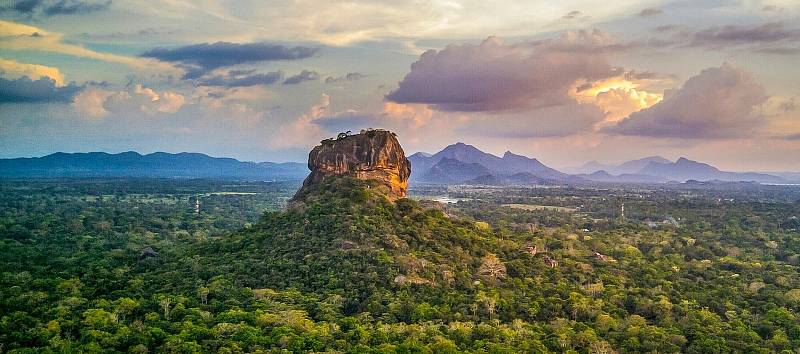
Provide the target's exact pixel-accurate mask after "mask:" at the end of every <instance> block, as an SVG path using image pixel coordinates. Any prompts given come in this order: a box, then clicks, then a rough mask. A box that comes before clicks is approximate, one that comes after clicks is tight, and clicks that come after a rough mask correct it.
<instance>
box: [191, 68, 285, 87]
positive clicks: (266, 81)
mask: <svg viewBox="0 0 800 354" xmlns="http://www.w3.org/2000/svg"><path fill="white" fill-rule="evenodd" d="M254 72H255V71H253V70H246V71H239V70H231V71H229V72H228V73H227V74H226V75H211V76H204V77H201V78H199V79H197V84H198V85H199V86H224V87H247V86H255V85H272V84H274V83H276V82H278V81H281V80H282V79H283V72H281V71H273V72H268V73H257V74H254Z"/></svg>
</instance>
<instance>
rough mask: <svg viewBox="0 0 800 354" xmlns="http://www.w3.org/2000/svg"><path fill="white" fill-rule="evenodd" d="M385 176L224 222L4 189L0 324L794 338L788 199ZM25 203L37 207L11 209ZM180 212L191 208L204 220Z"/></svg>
mask: <svg viewBox="0 0 800 354" xmlns="http://www.w3.org/2000/svg"><path fill="white" fill-rule="evenodd" d="M380 190H381V189H380V188H375V186H374V185H373V182H370V181H361V180H356V179H352V178H345V177H333V178H328V179H325V180H324V181H323V182H322V183H321V184H319V185H315V186H314V188H313V189H311V190H307V191H306V192H307V194H304V195H303V196H302V198H300V199H296V200H295V201H294V202H292V203H291V204H290V206H289V207H288V209H287V210H286V211H276V212H268V213H266V214H265V215H264V216H263V217H262V218H261V220H260V221H259V222H258V223H256V224H252V225H247V226H245V227H244V228H243V229H241V230H240V231H236V232H233V233H232V234H226V235H222V236H217V237H206V236H204V235H203V234H202V233H199V234H198V231H199V230H202V228H201V229H199V230H198V231H195V234H189V233H187V232H185V231H183V232H176V233H175V234H174V235H172V236H170V235H169V233H167V234H165V235H163V236H162V235H159V234H154V233H152V232H149V231H146V230H147V229H148V228H150V227H151V226H149V225H150V224H153V225H164V224H168V223H167V221H166V220H163V219H160V218H161V217H162V216H161V214H160V213H159V214H156V215H158V217H154V219H152V220H150V219H142V218H141V217H136V218H133V217H130V216H126V215H128V213H142V212H143V211H144V209H143V208H135V209H125V208H122V209H118V210H115V211H114V212H109V213H108V215H109V216H113V218H112V219H110V220H111V221H102V222H99V221H98V222H96V226H91V227H93V229H94V230H96V231H92V232H89V231H88V230H87V229H86V227H88V226H84V225H92V223H90V222H89V221H90V220H95V221H97V220H103V219H98V216H97V215H93V214H91V213H87V212H85V211H83V212H76V211H75V210H74V209H73V208H72V207H70V206H69V205H68V204H64V203H56V204H53V205H50V206H48V203H42V202H36V203H30V204H25V200H26V198H32V197H24V198H14V199H9V200H7V201H5V202H4V203H5V204H4V208H2V210H8V212H7V213H4V214H3V215H4V218H0V221H3V223H2V224H0V225H2V230H6V231H4V233H5V234H8V235H9V236H8V238H5V239H3V241H2V243H0V245H2V255H3V257H4V258H3V259H4V262H3V263H2V264H3V268H2V277H0V291H1V292H2V297H0V305H1V306H0V309H2V310H1V311H0V314H1V315H2V321H0V343H3V345H4V348H3V349H4V350H12V349H21V348H35V349H39V350H45V349H48V350H51V351H57V352H91V351H101V348H102V349H104V350H105V351H108V352H258V351H263V352H343V353H345V352H346V353H411V352H415V353H457V352H475V353H486V352H491V353H528V352H565V351H573V350H574V351H575V352H579V353H610V352H621V353H634V352H636V353H639V352H662V353H677V352H686V353H726V352H743V353H768V352H780V351H781V350H785V349H786V350H788V349H792V348H798V347H800V322H798V311H800V275H798V274H800V268H798V256H799V255H800V243H798V240H797V237H796V236H797V234H796V232H794V231H788V230H789V229H783V228H780V229H778V228H776V226H775V225H777V223H775V222H773V219H774V218H775V216H774V215H773V214H774V213H776V212H777V213H779V214H780V215H784V214H786V213H790V214H791V213H797V212H798V211H800V210H798V209H797V206H796V205H793V204H780V205H779V204H774V205H769V204H752V205H748V206H747V207H746V208H747V209H741V208H740V207H738V204H733V203H731V204H722V205H720V204H702V203H704V202H701V201H696V202H693V203H695V204H693V205H692V210H695V211H698V212H695V213H688V214H685V218H683V219H681V224H682V225H680V226H672V225H667V226H664V227H660V228H649V227H645V226H643V225H642V224H636V223H627V222H624V221H623V222H620V223H614V222H604V223H589V222H588V221H586V220H585V219H581V218H580V217H577V216H575V215H573V214H569V213H566V212H563V211H555V210H552V211H547V210H539V211H536V210H518V209H511V208H508V207H502V206H496V205H492V204H487V203H485V202H481V201H475V202H470V203H465V204H463V205H460V206H459V208H458V210H457V211H454V210H452V209H450V208H447V207H444V206H442V205H441V204H438V203H431V202H417V201H413V200H409V199H399V200H397V201H396V202H390V201H389V200H388V199H386V198H385V197H384V196H383V195H382V194H381V192H380ZM554 192H555V191H554ZM24 193H25V195H31V194H30V190H27V189H26V190H24ZM517 198H519V197H517ZM634 202H635V201H634V200H631V201H629V204H628V207H629V208H628V209H629V210H634V209H633V204H632V203H634ZM97 203H99V201H93V202H91V203H90V204H89V205H96V204H97ZM681 203H684V204H681ZM709 203H717V201H716V199H715V200H714V201H709ZM459 204H462V203H459ZM20 205H29V206H28V207H27V208H29V209H30V210H29V212H28V214H26V215H31V217H30V218H29V219H19V220H18V222H17V223H14V220H15V218H20V216H19V215H21V214H20V213H19V212H18V209H19V206H20ZM53 208H57V209H58V210H59V211H60V212H59V213H56V214H48V213H50V210H52V209H53ZM214 208H216V207H214ZM661 208H662V209H663V208H668V209H670V210H678V211H679V210H684V209H685V208H686V205H685V202H676V204H674V205H673V204H670V203H669V202H664V203H663V204H661ZM787 208H788V209H787ZM789 209H791V210H789ZM708 210H712V212H710V213H707V212H706V211H708ZM745 210H746V211H747V212H743V211H745ZM700 213H703V214H702V215H700ZM754 213H755V214H754ZM202 214H203V212H201V213H200V214H199V215H201V216H202ZM15 215H16V216H15ZM192 215H194V214H192ZM59 218H63V220H61V219H59ZM173 218H174V217H173ZM182 218H185V220H187V221H180V220H181V219H182ZM181 219H178V220H177V221H174V222H175V225H183V226H180V227H182V228H183V227H193V226H192V225H193V223H196V222H198V221H191V220H193V218H192V217H187V216H185V215H184V216H182V217H181ZM83 220H87V221H86V222H84V221H83ZM126 220H127V221H126ZM139 220H142V221H139ZM210 220H213V219H210ZM480 220H486V221H480ZM112 221H113V222H112ZM487 221H489V222H491V223H489V222H487ZM133 222H136V225H135V226H134V224H132V223H133ZM218 222H219V220H217V221H214V222H211V223H209V225H216V224H217V223H218ZM126 223H128V224H126ZM589 225H591V226H589ZM587 227H590V228H591V230H589V229H587ZM787 227H788V226H787ZM53 234H57V235H59V237H58V238H55V239H54V238H52V237H50V235H53ZM89 235H91V236H89ZM43 250H46V254H45V253H43Z"/></svg>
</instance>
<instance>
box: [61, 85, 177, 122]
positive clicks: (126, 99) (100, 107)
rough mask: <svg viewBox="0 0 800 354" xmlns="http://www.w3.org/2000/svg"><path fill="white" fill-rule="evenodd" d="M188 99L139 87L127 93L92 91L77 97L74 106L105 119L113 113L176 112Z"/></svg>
mask: <svg viewBox="0 0 800 354" xmlns="http://www.w3.org/2000/svg"><path fill="white" fill-rule="evenodd" d="M185 101H186V99H185V97H184V96H183V95H181V94H180V93H177V92H174V91H161V92H158V91H156V90H153V89H151V88H148V87H144V86H142V85H140V84H136V85H134V86H132V87H130V88H128V89H127V90H122V91H108V90H104V89H98V88H91V89H88V90H86V91H84V92H82V93H81V94H79V95H77V96H75V99H74V100H73V101H72V105H73V107H74V108H75V110H76V111H78V112H79V113H82V114H84V115H86V116H87V117H89V118H102V117H105V116H107V115H109V114H111V113H117V114H123V113H139V112H141V113H145V114H147V115H151V116H152V115H156V114H169V113H175V112H177V111H178V110H179V109H180V108H181V107H182V106H183V105H184V103H185Z"/></svg>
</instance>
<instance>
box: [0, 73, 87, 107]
mask: <svg viewBox="0 0 800 354" xmlns="http://www.w3.org/2000/svg"><path fill="white" fill-rule="evenodd" d="M83 88H84V87H83V86H77V85H75V83H70V84H69V85H67V86H60V87H59V86H56V82H55V81H54V80H53V79H51V78H48V77H42V78H40V79H38V80H31V79H30V78H29V77H27V76H23V77H21V78H19V79H13V80H11V79H5V78H0V103H25V102H37V103H46V102H69V101H72V98H73V97H75V95H76V94H77V93H78V92H80V91H81V90H83Z"/></svg>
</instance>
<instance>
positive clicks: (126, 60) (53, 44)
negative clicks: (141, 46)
mask: <svg viewBox="0 0 800 354" xmlns="http://www.w3.org/2000/svg"><path fill="white" fill-rule="evenodd" d="M62 39H63V35H62V34H61V33H54V32H48V31H45V30H43V29H41V28H37V27H34V26H29V25H25V24H20V23H16V22H10V21H3V20H0V42H2V47H3V49H4V50H34V51H42V52H51V53H60V54H65V55H70V56H74V57H81V58H88V59H94V60H100V61H105V62H110V63H119V64H124V65H128V66H130V67H133V68H136V69H140V70H142V71H145V72H163V73H171V74H177V73H179V72H180V71H179V70H177V69H176V68H175V67H174V66H173V65H172V64H169V63H160V62H158V61H156V60H153V59H146V58H135V57H127V56H124V55H118V54H111V53H103V52H97V51H94V50H91V49H87V48H84V47H82V46H80V45H76V44H69V43H64V42H63V41H62Z"/></svg>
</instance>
